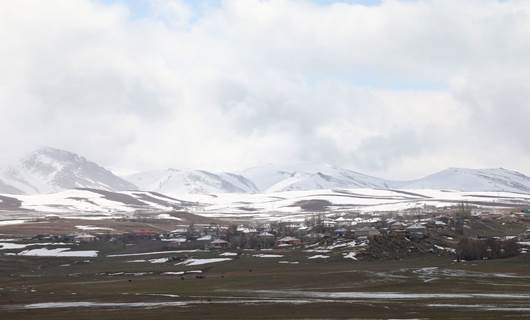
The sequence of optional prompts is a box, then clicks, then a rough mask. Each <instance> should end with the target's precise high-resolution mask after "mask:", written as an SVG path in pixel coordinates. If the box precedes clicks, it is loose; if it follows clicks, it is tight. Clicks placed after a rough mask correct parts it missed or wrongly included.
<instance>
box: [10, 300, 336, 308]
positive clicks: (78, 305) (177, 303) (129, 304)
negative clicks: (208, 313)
mask: <svg viewBox="0 0 530 320" xmlns="http://www.w3.org/2000/svg"><path fill="white" fill-rule="evenodd" d="M314 302H332V301H326V300H316V301H314V300H306V299H229V300H222V299H220V300H210V299H201V300H188V301H159V302H89V301H69V302H43V303H32V304H23V305H8V306H2V307H1V308H3V309H11V310H13V309H14V310H24V309H68V308H164V307H185V306H189V305H194V304H279V303H282V304H308V303H314Z"/></svg>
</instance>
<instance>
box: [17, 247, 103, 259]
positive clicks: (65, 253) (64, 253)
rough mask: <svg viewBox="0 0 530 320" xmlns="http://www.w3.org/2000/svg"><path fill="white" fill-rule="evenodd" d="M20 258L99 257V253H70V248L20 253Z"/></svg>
mask: <svg viewBox="0 0 530 320" xmlns="http://www.w3.org/2000/svg"><path fill="white" fill-rule="evenodd" d="M17 255H19V256H31V257H97V256H98V251H96V250H84V251H70V248H56V249H47V248H39V249H29V250H25V251H22V252H19V253H18V254H17Z"/></svg>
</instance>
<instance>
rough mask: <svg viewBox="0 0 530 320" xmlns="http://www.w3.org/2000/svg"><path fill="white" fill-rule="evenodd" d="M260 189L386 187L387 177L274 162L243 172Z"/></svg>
mask: <svg viewBox="0 0 530 320" xmlns="http://www.w3.org/2000/svg"><path fill="white" fill-rule="evenodd" d="M242 175H244V176H245V177H247V178H248V179H249V180H251V181H253V182H254V184H255V185H256V186H258V188H259V189H260V191H262V192H279V191H290V190H313V189H331V188H388V187H389V183H390V182H389V181H385V180H383V179H379V178H375V177H371V176H367V175H364V174H361V173H357V172H354V171H351V170H348V169H344V168H339V167H335V166H331V165H320V166H318V165H300V166H296V167H291V168H279V167H276V166H273V165H266V166H262V167H255V168H251V169H247V170H245V171H243V172H242Z"/></svg>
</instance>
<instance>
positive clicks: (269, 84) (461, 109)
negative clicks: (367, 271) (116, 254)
mask: <svg viewBox="0 0 530 320" xmlns="http://www.w3.org/2000/svg"><path fill="white" fill-rule="evenodd" d="M153 4H154V6H155V7H154V8H155V10H153V12H154V14H153V15H152V16H147V17H143V18H133V17H132V16H131V14H130V13H128V9H127V8H126V7H124V6H123V5H108V4H102V3H100V2H97V1H89V0H75V1H59V0H51V1H46V2H43V1H36V0H35V1H31V0H21V1H17V2H16V3H14V2H7V1H6V2H2V3H0V39H2V40H1V41H0V53H1V55H0V56H1V57H2V58H1V59H0V70H1V73H0V113H1V117H0V134H1V137H2V139H1V140H2V141H1V142H0V146H1V148H2V150H9V152H8V153H7V154H6V155H5V156H3V159H2V160H0V161H2V162H8V161H10V160H11V159H12V158H15V157H16V156H17V155H19V154H22V153H23V152H26V151H27V150H30V149H31V148H33V147H34V146H36V145H51V146H56V147H60V148H65V149H70V150H72V151H75V152H79V153H81V154H83V155H85V156H86V157H88V158H91V159H94V160H96V161H98V162H100V163H102V164H103V165H106V166H109V167H111V168H114V169H118V170H123V171H131V170H144V169H148V168H156V167H203V168H210V169H226V170H234V169H238V168H244V167H247V166H252V165H257V164H260V163H271V162H272V163H280V164H281V163H288V162H295V161H296V162H301V161H314V162H328V163H336V164H340V165H344V166H347V167H350V168H353V169H356V170H359V171H365V172H367V173H371V174H378V175H385V176H389V177H395V178H408V177H415V176H417V175H421V174H425V173H428V172H430V171H432V170H437V169H442V168H444V167H447V166H476V167H490V166H505V167H511V168H514V169H518V170H522V171H525V172H527V173H530V165H529V164H528V163H530V162H529V160H530V159H529V158H530V153H529V151H530V145H529V144H528V143H529V142H528V139H527V138H526V137H527V136H528V134H527V131H528V130H527V127H528V125H527V123H526V122H527V119H528V118H530V107H529V106H528V101H529V99H528V98H529V97H528V92H530V90H529V89H530V88H528V85H527V83H530V81H529V80H530V79H529V78H530V76H529V75H530V72H528V71H530V63H529V62H528V58H527V57H528V56H530V41H529V40H528V39H530V31H529V30H530V28H529V27H530V22H529V21H530V16H529V14H530V3H528V2H526V1H494V0H487V1H478V0H477V1H466V2H462V1H456V0H454V1H453V0H443V1H442V0H432V1H384V2H383V4H382V5H379V6H369V7H365V6H360V5H351V4H347V3H336V4H333V5H325V6H323V5H317V4H315V3H314V2H312V1H272V0H271V1H258V0H227V1H224V2H223V4H222V6H221V7H219V8H212V9H210V10H208V11H206V12H204V13H203V14H201V16H200V17H198V18H196V19H194V18H192V17H193V12H192V10H193V9H192V8H191V7H189V6H188V5H187V3H186V2H184V1H178V0H172V1H169V0H168V1H154V2H153ZM404 83H406V84H407V85H404ZM404 87H406V88H405V89H404ZM492 150H495V151H492Z"/></svg>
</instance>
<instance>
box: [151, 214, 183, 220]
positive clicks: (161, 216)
mask: <svg viewBox="0 0 530 320" xmlns="http://www.w3.org/2000/svg"><path fill="white" fill-rule="evenodd" d="M156 217H157V218H158V219H166V220H179V221H181V220H182V219H181V218H177V217H174V216H172V215H170V214H169V213H161V214H159V215H157V216H156Z"/></svg>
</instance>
